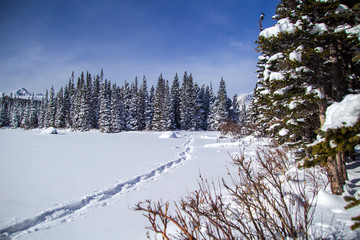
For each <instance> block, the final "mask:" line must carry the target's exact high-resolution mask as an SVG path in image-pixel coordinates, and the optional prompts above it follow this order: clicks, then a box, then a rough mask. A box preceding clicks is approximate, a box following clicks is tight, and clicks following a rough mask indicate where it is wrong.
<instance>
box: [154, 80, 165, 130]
mask: <svg viewBox="0 0 360 240" xmlns="http://www.w3.org/2000/svg"><path fill="white" fill-rule="evenodd" d="M164 100H165V80H164V79H163V77H162V74H160V77H159V78H158V82H157V85H156V90H155V95H154V116H153V119H152V129H153V130H155V131H162V130H164V112H165V109H164V105H165V104H164Z"/></svg>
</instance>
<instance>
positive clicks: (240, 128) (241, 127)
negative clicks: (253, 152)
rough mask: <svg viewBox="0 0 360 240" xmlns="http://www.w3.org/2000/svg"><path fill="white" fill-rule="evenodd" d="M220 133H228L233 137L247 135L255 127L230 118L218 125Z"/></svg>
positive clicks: (224, 134)
mask: <svg viewBox="0 0 360 240" xmlns="http://www.w3.org/2000/svg"><path fill="white" fill-rule="evenodd" d="M219 131H220V134H221V135H223V136H226V135H229V136H231V137H232V138H234V139H238V138H241V137H244V136H248V135H250V134H252V133H253V132H254V131H255V128H254V127H253V126H251V125H250V124H247V123H236V122H234V121H232V120H227V121H225V122H223V123H222V124H221V125H220V127H219Z"/></svg>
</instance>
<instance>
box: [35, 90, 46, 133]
mask: <svg viewBox="0 0 360 240" xmlns="http://www.w3.org/2000/svg"><path fill="white" fill-rule="evenodd" d="M48 103H49V92H48V90H47V89H46V91H45V96H44V97H43V99H42V100H41V104H40V110H39V114H38V126H39V128H44V127H45V122H46V111H47V108H48Z"/></svg>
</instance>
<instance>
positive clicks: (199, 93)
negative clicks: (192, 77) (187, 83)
mask: <svg viewBox="0 0 360 240" xmlns="http://www.w3.org/2000/svg"><path fill="white" fill-rule="evenodd" d="M194 90H195V94H196V99H195V115H194V118H193V121H195V130H204V129H205V128H206V126H205V125H206V119H205V118H206V116H205V114H206V112H205V109H204V107H205V86H204V85H203V86H202V87H201V88H199V86H198V85H197V83H195V84H194Z"/></svg>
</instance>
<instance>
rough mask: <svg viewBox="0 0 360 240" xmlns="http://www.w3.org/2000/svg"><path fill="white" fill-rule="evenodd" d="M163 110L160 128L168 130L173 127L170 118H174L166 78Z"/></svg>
mask: <svg viewBox="0 0 360 240" xmlns="http://www.w3.org/2000/svg"><path fill="white" fill-rule="evenodd" d="M163 110H164V112H163V123H162V130H164V131H168V130H171V129H173V128H172V119H174V112H173V111H172V102H171V96H170V87H169V81H168V80H166V83H165V92H164V102H163Z"/></svg>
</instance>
